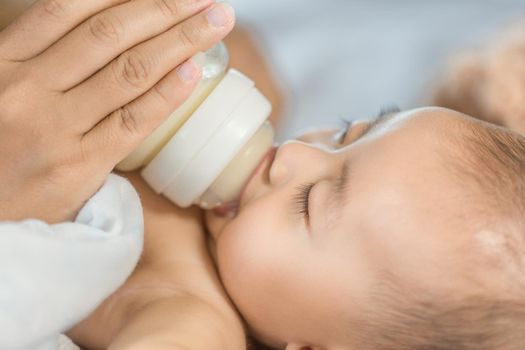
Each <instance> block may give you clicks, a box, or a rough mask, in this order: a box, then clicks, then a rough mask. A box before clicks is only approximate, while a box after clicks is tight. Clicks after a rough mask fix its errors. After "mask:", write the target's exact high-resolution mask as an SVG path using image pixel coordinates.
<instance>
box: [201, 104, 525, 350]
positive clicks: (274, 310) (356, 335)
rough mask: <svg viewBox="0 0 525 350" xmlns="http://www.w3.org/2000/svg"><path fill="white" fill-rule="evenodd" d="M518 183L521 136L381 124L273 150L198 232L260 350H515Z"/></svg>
mask: <svg viewBox="0 0 525 350" xmlns="http://www.w3.org/2000/svg"><path fill="white" fill-rule="evenodd" d="M318 141H319V140H318ZM524 179H525V138H523V137H522V136H520V135H518V134H516V133H514V132H512V131H509V130H506V129H503V128H500V127H496V126H493V125H489V124H487V123H485V122H481V121H478V120H475V119H473V118H470V117H467V116H466V115H462V114H459V113H457V112H453V111H451V110H447V109H441V108H424V109H418V110H412V111H406V112H393V113H387V114H383V115H381V116H380V117H379V118H378V119H376V120H374V121H373V122H371V123H357V124H355V125H353V126H352V127H351V128H350V129H349V130H348V131H347V132H345V133H343V134H342V135H341V137H340V139H339V143H338V144H333V143H332V142H330V141H329V140H327V142H326V144H325V145H319V144H315V145H313V144H308V143H304V142H299V141H293V142H289V143H285V144H284V145H282V146H281V147H280V148H279V149H278V150H277V152H276V154H275V157H274V158H269V159H268V160H267V161H266V163H265V165H264V167H263V168H261V169H260V171H259V172H258V173H257V174H256V175H255V177H254V178H253V179H252V180H251V182H250V183H249V185H248V187H247V188H246V190H245V191H244V193H243V195H242V198H241V200H240V203H239V209H238V210H236V211H235V212H232V213H231V215H229V216H227V217H219V216H217V215H215V214H214V213H213V212H209V213H208V214H207V224H208V228H209V231H210V233H211V236H212V237H213V242H214V244H213V255H214V256H215V259H216V262H217V266H218V270H219V272H220V276H221V279H222V282H223V284H224V286H225V288H226V290H227V292H228V294H229V295H230V297H231V298H232V300H233V301H234V303H235V305H236V306H237V307H238V309H239V311H240V313H241V314H242V315H243V317H244V319H245V320H246V321H247V323H248V325H249V326H250V330H251V331H252V332H253V334H254V335H256V337H257V338H258V339H260V340H261V341H263V342H264V343H266V344H268V345H270V346H272V347H274V348H277V349H284V348H286V349H287V350H294V349H309V348H311V349H362V350H364V349H374V350H378V349H379V350H383V349H384V350H387V349H476V350H480V349H498V350H501V349H505V350H507V349H523V348H524V347H525V302H524V300H525V273H524V271H525V236H524V234H523V232H524V230H525V226H524V225H525V220H524V219H523V212H524V210H525V190H524V188H525V187H524V185H525V181H524Z"/></svg>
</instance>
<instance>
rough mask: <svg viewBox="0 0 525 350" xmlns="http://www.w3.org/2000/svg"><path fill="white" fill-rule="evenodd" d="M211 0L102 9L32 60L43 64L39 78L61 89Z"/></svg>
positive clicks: (163, 0)
mask: <svg viewBox="0 0 525 350" xmlns="http://www.w3.org/2000/svg"><path fill="white" fill-rule="evenodd" d="M212 2H213V0H198V1H196V0H135V1H129V2H127V3H125V4H122V5H120V6H116V7H113V8H110V9H108V10H106V11H103V12H101V13H99V14H97V15H95V16H93V17H91V18H90V19H88V20H87V21H86V22H84V23H82V24H81V25H80V26H79V27H78V28H76V29H75V30H73V31H72V32H71V33H70V34H68V35H67V36H66V37H64V38H63V39H62V40H60V41H59V42H57V43H56V44H55V45H53V46H52V47H50V48H49V49H48V50H46V51H45V52H44V53H43V54H42V55H40V56H38V57H36V58H35V59H34V60H32V62H31V63H32V64H33V65H34V66H35V67H45V70H41V71H42V73H43V76H42V77H41V78H42V81H45V82H51V84H52V86H51V88H53V89H56V90H60V91H65V90H68V89H70V88H72V87H73V86H76V85H77V84H79V83H80V82H82V81H84V80H86V79H87V78H88V77H90V76H91V75H93V74H94V73H96V72H97V71H98V70H100V69H101V68H102V67H104V66H105V65H106V64H108V63H109V62H111V60H112V59H114V58H115V57H117V56H118V55H119V54H120V53H122V52H123V51H125V50H127V49H129V48H130V47H132V46H134V45H136V44H138V43H141V42H143V41H145V40H147V39H149V38H151V37H154V36H156V35H158V34H160V33H162V32H164V31H166V30H168V29H169V28H171V27H173V26H174V25H175V24H177V23H179V22H181V21H183V20H185V19H187V18H188V17H191V16H192V15H194V14H196V13H198V12H199V11H202V10H203V9H204V8H206V7H207V6H209V5H210V4H211V3H212Z"/></svg>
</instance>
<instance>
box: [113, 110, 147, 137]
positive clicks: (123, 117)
mask: <svg viewBox="0 0 525 350" xmlns="http://www.w3.org/2000/svg"><path fill="white" fill-rule="evenodd" d="M115 113H116V116H117V118H118V125H119V130H123V131H124V132H125V133H126V134H131V135H140V133H141V132H140V126H139V122H138V120H137V118H136V116H135V115H134V114H133V112H132V111H131V110H130V108H129V107H128V106H123V107H121V108H120V109H118V110H117V111H116V112H115Z"/></svg>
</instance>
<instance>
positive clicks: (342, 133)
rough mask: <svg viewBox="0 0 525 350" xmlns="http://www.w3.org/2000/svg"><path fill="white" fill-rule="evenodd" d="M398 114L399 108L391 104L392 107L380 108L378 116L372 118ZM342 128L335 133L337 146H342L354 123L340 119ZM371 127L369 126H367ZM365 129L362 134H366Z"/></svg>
mask: <svg viewBox="0 0 525 350" xmlns="http://www.w3.org/2000/svg"><path fill="white" fill-rule="evenodd" d="M398 112H401V108H399V107H398V106H397V105H395V104H392V105H384V106H382V107H381V109H380V111H379V114H378V115H377V116H376V117H375V118H374V119H379V118H381V117H383V116H385V115H387V114H393V113H398ZM339 120H340V122H341V124H342V126H341V129H340V130H339V132H338V133H337V137H336V141H337V143H338V144H343V143H344V141H345V139H346V136H347V135H348V132H349V131H350V129H352V126H354V123H355V121H354V120H346V119H344V118H340V119H339ZM369 125H371V124H369ZM367 128H368V127H365V129H364V130H363V132H362V134H366V132H367Z"/></svg>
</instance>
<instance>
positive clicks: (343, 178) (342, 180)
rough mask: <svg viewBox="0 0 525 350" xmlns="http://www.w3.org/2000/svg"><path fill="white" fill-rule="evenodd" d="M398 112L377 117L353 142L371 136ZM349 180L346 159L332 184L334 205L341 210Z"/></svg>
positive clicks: (347, 159) (348, 167)
mask: <svg viewBox="0 0 525 350" xmlns="http://www.w3.org/2000/svg"><path fill="white" fill-rule="evenodd" d="M398 114H399V112H398V111H396V112H392V113H384V114H381V115H380V116H379V117H377V118H375V119H374V120H373V121H371V122H370V123H369V124H368V125H367V126H366V128H365V130H364V131H363V132H362V133H361V135H359V137H358V138H357V139H356V140H355V141H354V142H356V141H358V140H360V139H362V138H363V137H365V136H366V135H368V134H371V133H372V132H373V131H376V130H378V129H380V128H381V127H383V126H384V125H385V124H386V123H387V122H389V121H390V120H391V119H392V118H393V117H395V116H396V115H398ZM349 180H350V158H346V159H345V161H344V162H343V165H342V167H341V171H340V173H339V176H338V177H337V179H336V180H335V184H334V190H333V191H334V194H335V198H336V200H335V203H336V204H337V207H338V208H343V207H344V205H345V204H346V203H345V199H346V197H345V193H346V192H347V189H348V187H349V186H348V185H349V182H350V181H349Z"/></svg>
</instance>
